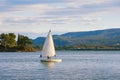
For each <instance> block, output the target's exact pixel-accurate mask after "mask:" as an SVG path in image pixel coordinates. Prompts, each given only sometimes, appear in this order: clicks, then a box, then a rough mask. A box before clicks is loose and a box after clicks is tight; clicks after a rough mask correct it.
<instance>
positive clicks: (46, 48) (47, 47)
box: [40, 30, 62, 62]
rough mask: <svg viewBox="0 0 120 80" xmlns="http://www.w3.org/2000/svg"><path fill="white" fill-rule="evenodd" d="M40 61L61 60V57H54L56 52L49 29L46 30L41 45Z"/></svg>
mask: <svg viewBox="0 0 120 80" xmlns="http://www.w3.org/2000/svg"><path fill="white" fill-rule="evenodd" d="M40 57H41V58H42V59H41V62H61V61H62V60H61V59H56V58H53V57H56V52H55V48H54V42H53V38H52V33H51V30H50V31H49V32H48V35H47V37H46V40H45V43H44V45H43V49H42V54H41V55H40Z"/></svg>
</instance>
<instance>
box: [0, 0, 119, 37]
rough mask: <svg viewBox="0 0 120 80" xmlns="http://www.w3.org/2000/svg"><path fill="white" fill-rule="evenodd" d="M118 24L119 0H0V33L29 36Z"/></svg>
mask: <svg viewBox="0 0 120 80" xmlns="http://www.w3.org/2000/svg"><path fill="white" fill-rule="evenodd" d="M109 28H120V0H0V33H3V32H7V33H8V32H14V33H27V35H29V36H30V37H33V36H34V35H32V33H34V34H36V35H35V36H34V37H37V36H39V35H44V33H46V32H48V31H49V29H51V30H52V31H53V34H61V33H65V32H73V31H91V30H101V29H109Z"/></svg>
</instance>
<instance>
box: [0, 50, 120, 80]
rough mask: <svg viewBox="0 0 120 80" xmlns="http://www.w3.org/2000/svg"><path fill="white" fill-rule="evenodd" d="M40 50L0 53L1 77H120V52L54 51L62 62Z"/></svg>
mask: <svg viewBox="0 0 120 80" xmlns="http://www.w3.org/2000/svg"><path fill="white" fill-rule="evenodd" d="M40 53H41V52H32V53H24V52H13V53H11V52H9V53H8V52H3V53H2V52H1V53H0V80H120V51H57V56H58V58H61V59H62V60H63V61H62V62H61V63H41V62H40V58H39V54H40Z"/></svg>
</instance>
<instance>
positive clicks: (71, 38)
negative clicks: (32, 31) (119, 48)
mask: <svg viewBox="0 0 120 80" xmlns="http://www.w3.org/2000/svg"><path fill="white" fill-rule="evenodd" d="M53 39H54V43H55V46H71V45H96V46H101V45H109V46H111V45H118V44H120V28H116V29H106V30H96V31H86V32H69V33H65V34H62V35H53ZM44 40H45V38H44V37H38V38H36V39H33V40H32V42H33V44H34V45H43V43H44Z"/></svg>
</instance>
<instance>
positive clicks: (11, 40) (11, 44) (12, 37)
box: [8, 33, 16, 47]
mask: <svg viewBox="0 0 120 80" xmlns="http://www.w3.org/2000/svg"><path fill="white" fill-rule="evenodd" d="M15 38H16V35H15V34H14V33H9V41H8V43H9V47H14V46H16V40H15Z"/></svg>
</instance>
